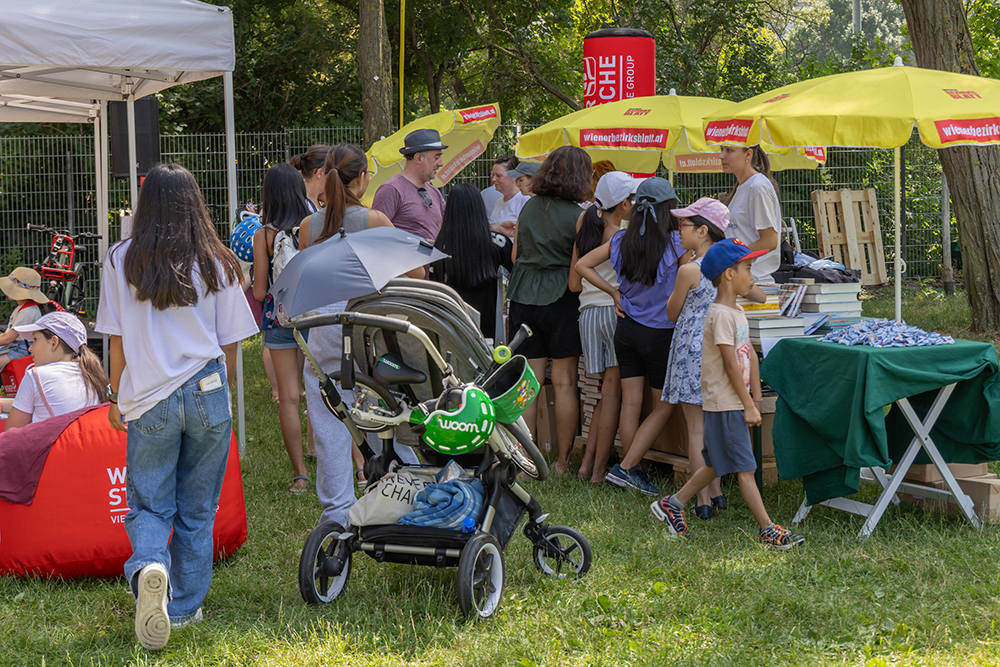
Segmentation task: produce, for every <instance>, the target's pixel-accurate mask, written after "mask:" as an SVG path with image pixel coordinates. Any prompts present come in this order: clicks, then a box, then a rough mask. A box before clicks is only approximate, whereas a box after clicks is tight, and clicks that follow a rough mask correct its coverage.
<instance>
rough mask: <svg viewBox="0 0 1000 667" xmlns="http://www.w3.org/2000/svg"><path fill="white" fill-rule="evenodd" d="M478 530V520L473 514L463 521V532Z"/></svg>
mask: <svg viewBox="0 0 1000 667" xmlns="http://www.w3.org/2000/svg"><path fill="white" fill-rule="evenodd" d="M475 531H476V520H475V519H473V518H472V517H471V516H467V517H465V521H464V522H463V523H462V532H463V533H474V532H475Z"/></svg>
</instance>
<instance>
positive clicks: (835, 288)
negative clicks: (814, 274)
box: [806, 283, 861, 294]
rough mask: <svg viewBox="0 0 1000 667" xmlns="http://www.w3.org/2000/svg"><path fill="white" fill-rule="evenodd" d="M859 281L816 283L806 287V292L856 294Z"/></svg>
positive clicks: (859, 286) (859, 285)
mask: <svg viewBox="0 0 1000 667" xmlns="http://www.w3.org/2000/svg"><path fill="white" fill-rule="evenodd" d="M860 291H861V283H816V284H814V285H808V286H807V287H806V294H857V293H858V292H860Z"/></svg>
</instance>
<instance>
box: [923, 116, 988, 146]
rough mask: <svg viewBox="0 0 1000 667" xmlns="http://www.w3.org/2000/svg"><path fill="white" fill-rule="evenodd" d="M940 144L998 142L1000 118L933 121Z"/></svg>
mask: <svg viewBox="0 0 1000 667" xmlns="http://www.w3.org/2000/svg"><path fill="white" fill-rule="evenodd" d="M934 127H935V128H937V131H938V138H939V139H940V140H941V143H942V144H956V143H963V144H968V143H973V144H992V143H997V142H1000V118H998V117H994V118H970V119H966V120H952V119H948V120H937V121H934Z"/></svg>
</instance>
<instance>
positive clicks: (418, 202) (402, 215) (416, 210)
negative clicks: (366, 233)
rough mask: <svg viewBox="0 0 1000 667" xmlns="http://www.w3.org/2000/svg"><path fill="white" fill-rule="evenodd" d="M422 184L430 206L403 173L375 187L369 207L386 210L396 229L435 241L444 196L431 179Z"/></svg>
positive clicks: (438, 229)
mask: <svg viewBox="0 0 1000 667" xmlns="http://www.w3.org/2000/svg"><path fill="white" fill-rule="evenodd" d="M424 188H425V189H426V190H427V196H428V197H430V200H431V205H430V206H427V204H426V203H425V202H424V197H423V195H421V194H420V193H419V192H417V186H416V185H414V184H413V183H411V182H410V181H408V180H406V177H405V176H403V175H402V174H396V175H395V176H393V177H392V178H390V179H389V180H388V181H386V182H385V183H383V184H382V185H380V186H379V187H378V190H376V191H375V199H374V200H372V208H373V209H375V210H377V211H382V212H383V213H385V215H386V217H387V218H389V220H390V221H392V224H393V225H395V226H396V227H398V228H399V229H402V230H404V231H407V232H410V233H411V234H416V235H418V236H422V237H423V238H425V239H427V240H428V241H430V242H431V243H434V241H435V239H437V235H438V232H440V231H441V218H442V216H443V215H444V197H442V196H441V192H440V191H439V190H438V189H437V188H436V187H434V186H433V185H431V184H430V183H428V184H426V185H425V186H424Z"/></svg>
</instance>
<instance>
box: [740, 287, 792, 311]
mask: <svg viewBox="0 0 1000 667" xmlns="http://www.w3.org/2000/svg"><path fill="white" fill-rule="evenodd" d="M759 287H760V288H761V290H763V292H764V295H765V296H766V297H767V300H766V301H764V303H757V302H756V301H750V300H749V299H744V298H743V297H741V296H737V297H736V303H738V304H739V305H740V306H742V307H743V311H744V312H745V313H746V314H747V317H777V316H778V315H780V314H781V306H782V303H781V293H780V286H779V285H760V286H759Z"/></svg>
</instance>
